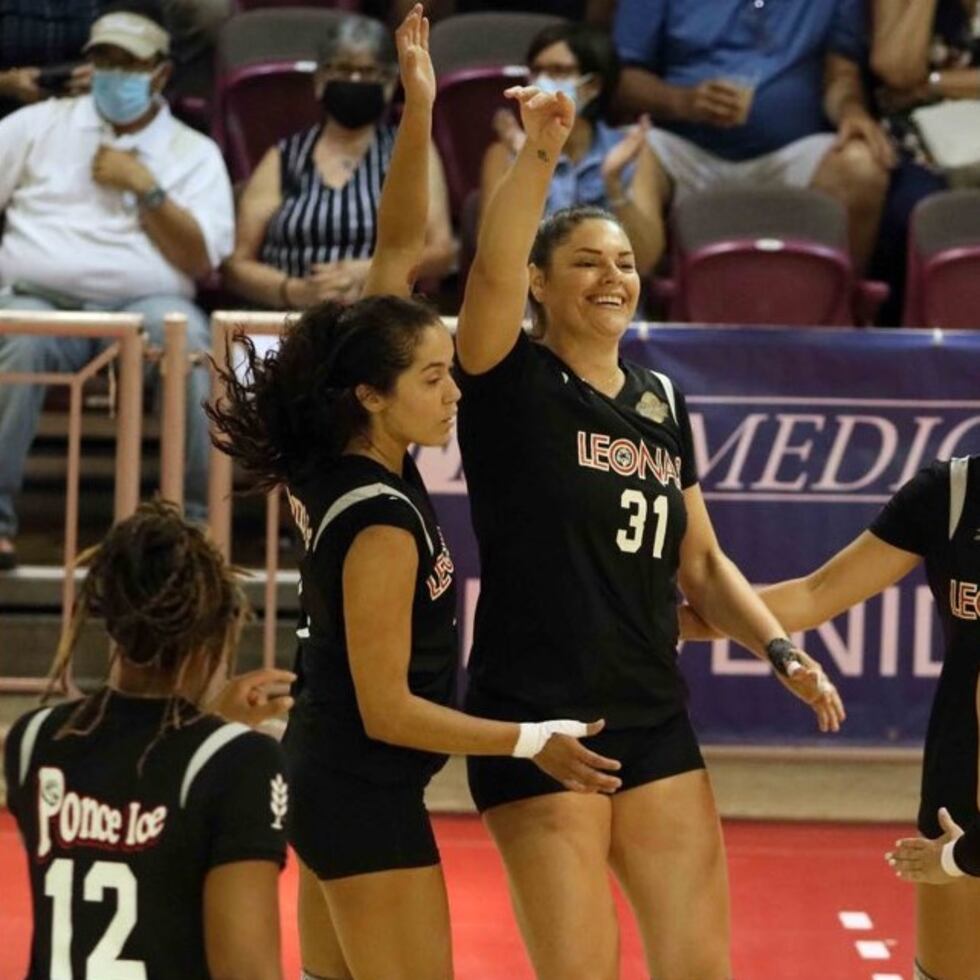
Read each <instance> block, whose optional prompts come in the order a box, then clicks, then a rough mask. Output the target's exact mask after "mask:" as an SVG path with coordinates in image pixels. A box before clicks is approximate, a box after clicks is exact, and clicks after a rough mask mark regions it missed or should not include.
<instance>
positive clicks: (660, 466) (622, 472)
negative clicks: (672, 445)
mask: <svg viewBox="0 0 980 980" xmlns="http://www.w3.org/2000/svg"><path fill="white" fill-rule="evenodd" d="M577 438H578V465H579V466H584V467H587V468H588V469H590V470H601V471H602V472H603V473H609V472H613V473H616V474H617V475H618V476H638V477H639V478H640V479H641V480H646V479H647V477H651V476H652V477H653V478H654V479H655V480H656V481H657V482H658V483H660V484H662V485H663V486H666V485H667V484H668V483H673V484H674V486H676V487H677V489H678V490H680V489H681V459H680V456H674V457H672V456H671V455H670V454H669V453H668V452H666V450H664V449H662V448H661V447H660V446H655V447H654V448H653V450H652V451H651V450H650V447H649V446H647V444H646V443H644V442H634V441H633V440H632V439H622V438H620V439H610V437H609V436H607V435H604V434H603V433H601V432H582V431H581V430H579V432H578V435H577Z"/></svg>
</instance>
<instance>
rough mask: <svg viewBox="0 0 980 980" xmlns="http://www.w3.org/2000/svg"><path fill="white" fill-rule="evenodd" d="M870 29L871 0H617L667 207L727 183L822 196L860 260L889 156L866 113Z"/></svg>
mask: <svg viewBox="0 0 980 980" xmlns="http://www.w3.org/2000/svg"><path fill="white" fill-rule="evenodd" d="M864 25H865V10H864V2H863V0H809V2H807V3H783V2H773V0H754V2H752V3H749V2H747V0H620V4H619V8H618V10H617V13H616V23H615V29H614V36H615V41H616V45H617V48H618V50H619V55H620V58H621V59H622V61H623V64H624V69H623V75H622V81H621V83H620V101H621V104H622V107H623V108H624V109H625V110H628V111H629V112H632V113H638V112H649V113H650V114H651V115H652V116H653V117H654V121H655V122H656V124H657V126H658V128H657V129H655V130H654V131H653V132H652V133H651V135H650V142H651V145H652V147H653V150H654V153H655V154H656V157H657V160H658V164H659V167H658V169H659V173H658V186H659V189H660V194H661V200H662V201H663V203H664V204H666V203H667V202H668V201H669V200H670V198H671V197H672V196H673V198H674V199H675V200H676V199H677V198H679V197H681V196H683V195H686V194H690V193H692V192H695V191H699V190H703V189H706V188H708V187H710V186H713V185H715V184H717V183H720V182H722V181H740V182H755V183H763V182H764V183H780V184H785V185H790V186H799V187H813V188H815V189H817V190H822V191H826V192H827V193H829V194H830V195H832V196H833V197H835V198H837V199H838V200H840V201H841V202H842V203H843V204H844V206H845V207H846V208H847V211H848V216H849V219H850V241H851V251H852V254H853V257H854V260H855V263H856V265H857V266H858V267H859V268H863V267H864V265H865V263H866V262H867V260H868V258H869V256H870V254H871V250H872V248H873V246H874V242H875V238H876V234H877V230H878V221H879V217H880V213H881V206H882V201H883V198H884V194H885V188H886V185H887V182H888V170H889V168H890V167H891V166H892V165H893V164H894V152H893V150H892V147H891V144H890V142H889V141H888V139H887V137H886V136H885V134H884V132H883V131H882V129H881V127H880V126H879V125H878V124H877V123H876V122H875V120H874V119H873V118H872V117H871V116H870V115H869V113H868V110H867V108H866V107H865V100H864V95H863V88H862V79H861V69H860V62H861V60H862V58H863V56H864V49H865V28H864ZM828 120H829V122H830V123H831V124H832V125H833V126H834V127H835V128H836V134H834V133H833V132H828V131H827V122H828Z"/></svg>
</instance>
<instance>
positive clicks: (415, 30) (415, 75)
mask: <svg viewBox="0 0 980 980" xmlns="http://www.w3.org/2000/svg"><path fill="white" fill-rule="evenodd" d="M395 44H396V45H397V47H398V71H399V73H400V74H401V79H402V87H403V88H404V89H405V98H406V100H408V101H413V100H418V101H420V102H425V103H428V104H429V105H431V104H432V103H433V102H435V98H436V73H435V69H434V68H433V67H432V59H431V58H430V57H429V18H428V17H426V16H425V15H424V13H423V10H422V4H420V3H417V4H416V5H415V6H414V7H413V8H412V9H411V10H410V11H409V12H408V16H407V17H406V18H405V19H404V20H403V21H402V23H401V26H400V27H399V28H398V30H397V31H395Z"/></svg>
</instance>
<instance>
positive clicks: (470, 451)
mask: <svg viewBox="0 0 980 980" xmlns="http://www.w3.org/2000/svg"><path fill="white" fill-rule="evenodd" d="M507 94H508V96H509V97H510V98H512V99H515V100H516V101H517V102H518V103H519V104H520V108H521V116H522V119H523V123H524V130H525V132H526V133H527V142H526V143H525V145H524V147H523V149H522V150H521V151H520V153H519V154H518V156H517V159H516V160H515V162H514V164H513V166H512V167H511V169H510V171H509V172H508V173H507V175H506V176H505V177H504V178H503V180H502V182H501V183H500V184H499V185H498V188H497V190H496V192H495V194H494V196H493V198H492V199H491V201H490V202H489V203H488V205H487V207H486V210H485V212H484V218H483V224H482V226H481V229H480V237H479V244H478V249H477V255H476V259H475V261H474V264H473V267H472V270H471V272H470V275H469V280H468V282H467V286H466V295H465V299H464V303H463V308H462V311H461V313H460V319H459V328H458V333H457V356H458V359H459V364H460V367H461V371H460V385H461V388H462V390H463V401H462V404H461V413H460V432H459V436H460V445H461V448H462V453H463V463H464V467H465V470H466V476H467V481H468V484H469V492H470V501H471V506H472V512H473V524H474V527H475V530H476V534H477V538H478V541H479V545H480V554H481V558H482V584H481V594H480V599H479V605H478V607H477V613H476V623H475V637H474V644H473V650H472V653H471V657H470V689H469V695H468V702H467V709H468V710H470V711H473V712H474V713H475V714H482V715H486V716H489V717H496V718H515V717H526V716H527V715H528V714H529V713H530V712H533V713H535V714H536V715H537V716H538V717H550V716H551V715H552V714H553V713H555V712H557V713H558V714H562V715H563V714H565V713H566V712H570V715H569V716H570V717H595V716H600V717H603V718H605V719H606V730H605V731H604V732H603V733H602V735H600V736H599V737H597V738H593V739H590V740H589V742H588V743H587V744H590V745H591V746H592V747H593V748H594V749H595V750H596V751H597V752H600V753H601V754H603V755H610V756H613V757H615V758H617V759H619V760H620V761H621V763H622V768H621V769H620V770H619V772H618V775H619V777H620V779H621V781H622V783H621V788H620V789H619V791H618V792H616V793H615V794H613V795H576V794H572V793H567V792H562V790H563V787H562V786H561V785H560V784H559V783H558V782H556V781H555V780H553V779H549V778H548V777H547V776H546V775H545V774H544V773H541V772H540V771H538V770H537V769H535V768H534V767H533V766H530V765H527V764H526V763H524V762H521V761H515V760H497V759H471V760H470V762H469V767H470V788H471V790H472V792H473V796H474V799H475V800H476V802H477V805H478V807H479V809H480V810H481V811H482V813H483V815H484V819H485V822H486V824H487V826H488V827H489V829H490V831H491V833H492V835H493V837H494V839H495V840H496V842H497V844H498V846H499V848H500V850H501V852H502V854H503V857H504V862H505V864H506V866H507V871H508V874H509V877H510V885H511V892H512V895H513V898H514V905H515V910H516V913H517V918H518V921H519V924H520V926H521V929H522V931H523V934H524V938H525V942H526V943H527V946H528V948H529V951H530V955H531V959H532V961H533V963H534V967H535V969H536V971H537V975H538V976H539V977H542V978H546V980H558V978H560V980H576V978H583V980H584V978H588V980H606V978H612V977H615V976H617V968H618V963H617V961H618V953H617V923H616V915H615V910H614V905H613V900H612V894H611V892H610V888H609V881H608V876H607V864H611V866H612V868H613V870H614V871H615V873H616V874H617V876H618V877H619V880H620V881H621V883H622V885H623V887H624V890H625V891H626V894H627V895H628V897H629V899H630V901H631V903H632V905H633V908H634V910H635V912H636V915H637V918H638V921H639V925H640V929H641V932H642V935H643V940H644V946H645V949H646V956H647V960H648V964H649V970H650V973H651V974H652V975H653V976H656V977H664V978H679V977H697V978H699V980H722V978H726V977H729V976H730V974H731V968H730V963H729V933H728V892H727V883H726V871H725V860H724V852H723V845H722V839H721V832H720V828H719V823H718V818H717V814H716V811H715V806H714V801H713V798H712V792H711V787H710V783H709V781H708V777H707V774H706V773H705V771H704V768H703V762H702V759H701V754H700V751H699V749H698V745H697V742H696V740H695V736H694V733H693V731H692V730H691V726H690V724H689V721H688V718H687V714H686V711H685V689H684V683H683V680H682V678H681V675H680V673H679V671H678V669H677V666H676V657H675V650H674V646H675V640H676V635H677V615H676V605H675V597H674V596H675V583H677V582H679V584H680V586H681V588H682V589H683V590H684V593H685V594H686V595H688V596H690V597H691V598H692V599H696V600H697V602H698V604H699V606H701V607H703V608H704V609H706V610H710V615H711V618H712V620H713V621H716V622H720V623H724V624H725V628H726V629H729V630H731V631H732V632H734V633H735V634H737V635H738V636H739V637H741V638H742V639H743V640H744V642H745V643H746V645H747V646H748V647H750V648H751V649H753V650H754V651H755V652H756V653H757V654H759V655H760V656H761V657H766V656H767V653H768V655H769V656H770V658H771V659H772V660H773V662H774V663H776V664H778V665H779V667H780V669H781V671H782V673H781V675H780V676H781V679H782V680H783V681H784V683H786V684H787V686H788V687H789V688H790V689H791V690H792V691H793V693H794V694H796V695H797V696H799V697H801V698H802V699H803V700H805V701H807V702H808V703H810V704H811V705H812V706H813V708H814V709H815V711H816V712H817V715H818V719H819V722H820V727H821V728H822V729H824V730H827V729H833V730H836V728H837V726H838V724H839V722H840V720H841V718H842V717H843V712H842V709H841V705H840V702H839V699H838V698H837V695H836V692H835V691H834V690H833V688H832V687H831V686H830V685H829V683H828V682H827V681H826V679H825V678H824V676H823V673H822V671H821V670H820V669H819V667H818V666H817V665H816V664H815V663H814V662H813V661H812V660H811V659H810V658H808V657H807V656H806V655H805V654H804V653H803V652H802V651H797V650H795V649H794V648H793V647H792V646H791V644H790V643H789V641H788V640H786V638H785V633H784V631H783V629H782V627H781V626H780V625H779V623H778V622H777V621H776V619H775V618H774V617H773V616H772V615H771V614H770V613H769V612H768V611H767V610H766V608H765V607H764V605H763V604H762V603H761V602H759V601H758V599H757V597H756V596H755V595H754V594H753V593H752V590H751V588H750V587H749V586H748V585H747V583H746V582H745V581H744V579H743V578H742V577H741V575H740V574H739V573H738V571H737V570H736V569H735V567H734V566H733V565H732V563H731V562H730V561H728V559H726V558H725V556H724V555H723V553H722V552H721V550H720V548H719V546H718V543H717V541H716V539H715V536H714V533H713V531H712V528H711V523H710V521H709V519H708V515H707V512H706V510H705V507H704V503H703V500H702V497H701V492H700V490H699V488H698V484H697V475H696V473H695V469H694V456H693V452H692V448H691V434H690V427H689V424H688V419H687V411H686V409H685V405H684V399H683V397H682V396H681V394H680V392H678V391H677V390H676V389H674V387H673V386H672V384H671V383H670V381H669V379H667V378H666V377H664V376H662V375H658V374H655V373H653V372H651V371H648V370H645V369H643V368H640V367H638V366H636V365H633V364H629V363H626V362H624V361H621V360H620V359H619V355H618V348H619V341H620V339H621V337H622V335H623V333H624V332H625V330H626V327H627V325H628V324H629V322H630V319H631V317H632V315H633V313H634V311H635V309H636V303H637V296H638V293H639V277H638V276H637V273H636V271H635V267H634V260H633V251H632V248H631V247H630V242H629V240H628V238H627V236H626V235H625V233H624V232H623V230H622V228H621V227H620V225H619V224H618V223H617V221H616V220H615V219H614V218H613V217H612V216H611V215H609V214H608V213H607V212H604V211H601V210H598V209H594V208H578V209H570V210H568V211H563V212H558V213H556V214H555V215H553V216H551V217H550V218H548V219H547V220H546V221H545V222H544V223H543V224H542V225H541V227H540V229H539V228H538V227H537V225H538V220H539V216H540V214H541V211H542V208H543V205H544V201H545V198H546V195H547V191H548V185H549V181H550V179H551V175H552V172H553V170H554V167H555V163H556V161H557V160H558V157H559V154H560V152H561V149H562V145H563V143H564V141H565V138H566V137H567V135H568V132H569V130H570V127H571V125H572V122H573V117H574V113H573V109H572V105H571V102H570V101H569V100H568V99H567V98H566V97H565V96H564V95H561V94H559V95H552V94H546V93H543V92H539V91H538V90H536V89H534V88H515V89H511V90H509V91H508V93H507ZM528 255H530V265H528ZM528 286H530V295H531V303H532V310H533V313H534V320H535V328H536V331H535V332H536V334H537V338H536V340H532V339H530V338H529V337H527V336H526V335H525V334H524V333H523V332H522V330H521V321H522V317H523V314H524V306H525V301H526V297H527V292H528Z"/></svg>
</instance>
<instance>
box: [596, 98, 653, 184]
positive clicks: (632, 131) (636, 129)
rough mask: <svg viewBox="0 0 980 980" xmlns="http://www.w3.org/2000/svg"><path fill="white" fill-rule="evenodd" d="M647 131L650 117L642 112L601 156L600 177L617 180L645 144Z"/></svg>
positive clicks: (648, 131)
mask: <svg viewBox="0 0 980 980" xmlns="http://www.w3.org/2000/svg"><path fill="white" fill-rule="evenodd" d="M649 133H650V117H649V116H648V115H645V114H644V115H642V116H640V118H639V119H638V120H637V122H636V125H634V126H630V128H629V129H628V130H627V131H626V135H625V136H624V137H623V138H622V139H621V140H620V141H619V142H618V143H617V144H616V145H615V146H614V147H613V148H612V149H611V150H610V151H609V152H608V153H607V154H606V155H605V157H604V158H603V160H602V169H601V173H602V179H603V180H605V181H607V182H608V181H613V180H615V181H618V180H619V179H620V177H622V174H623V171H624V170H625V169H626V167H628V166H629V165H630V164H631V163H632V162H633V161H634V160H635V159H636V158H637V157H638V156H639V155H640V150H642V149H643V147H644V146H646V142H647V136H648V135H649Z"/></svg>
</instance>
